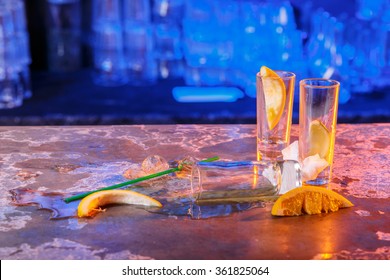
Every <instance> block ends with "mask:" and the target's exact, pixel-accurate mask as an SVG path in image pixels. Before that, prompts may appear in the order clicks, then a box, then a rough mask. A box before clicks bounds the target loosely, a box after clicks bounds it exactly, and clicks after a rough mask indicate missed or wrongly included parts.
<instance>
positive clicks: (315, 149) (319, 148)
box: [308, 120, 330, 159]
mask: <svg viewBox="0 0 390 280" xmlns="http://www.w3.org/2000/svg"><path fill="white" fill-rule="evenodd" d="M309 137H310V138H309V139H310V140H309V147H310V148H309V154H308V155H309V156H313V155H315V154H318V155H319V156H320V157H321V158H323V159H327V157H328V154H329V148H330V133H329V131H328V129H327V128H326V127H325V125H324V124H323V123H321V122H320V121H319V120H314V121H312V122H311V123H310V128H309Z"/></svg>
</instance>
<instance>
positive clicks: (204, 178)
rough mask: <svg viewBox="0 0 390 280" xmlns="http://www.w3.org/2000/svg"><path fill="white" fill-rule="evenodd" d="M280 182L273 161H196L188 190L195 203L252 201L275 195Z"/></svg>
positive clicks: (277, 166)
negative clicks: (189, 189)
mask: <svg viewBox="0 0 390 280" xmlns="http://www.w3.org/2000/svg"><path fill="white" fill-rule="evenodd" d="M281 182H282V175H281V168H280V166H279V165H278V164H277V163H275V162H274V163H272V162H254V161H239V162H236V161H235V162H227V161H221V162H199V163H197V164H196V165H195V166H194V167H193V168H192V173H191V193H192V198H193V199H194V201H195V202H196V204H198V205H202V204H230V203H243V202H253V201H259V200H261V199H262V198H264V197H268V196H274V195H277V194H278V192H279V190H280V187H281Z"/></svg>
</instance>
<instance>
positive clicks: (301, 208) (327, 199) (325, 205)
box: [271, 186, 353, 216]
mask: <svg viewBox="0 0 390 280" xmlns="http://www.w3.org/2000/svg"><path fill="white" fill-rule="evenodd" d="M352 206H353V204H352V203H351V202H350V201H349V200H348V199H346V198H345V197H343V196H342V195H340V194H338V193H336V192H334V191H332V190H329V189H325V188H321V187H314V186H304V187H299V188H295V189H292V190H290V191H288V192H287V193H285V194H283V195H282V196H280V197H279V198H278V199H277V200H276V202H275V204H274V205H273V207H272V210H271V214H272V215H274V216H299V215H303V214H309V215H311V214H320V213H328V212H336V211H338V210H339V209H340V208H346V207H352Z"/></svg>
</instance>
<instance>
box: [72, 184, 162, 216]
mask: <svg viewBox="0 0 390 280" xmlns="http://www.w3.org/2000/svg"><path fill="white" fill-rule="evenodd" d="M109 204H132V205H144V206H154V207H162V204H161V203H160V202H159V201H157V200H155V199H154V198H152V197H150V196H147V195H144V194H141V193H137V192H134V191H130V190H106V191H99V192H95V193H92V194H90V195H88V196H86V197H84V198H83V199H82V200H81V201H80V204H79V206H78V207H77V215H78V217H80V218H82V217H93V216H95V215H96V214H97V213H99V212H102V211H104V210H102V208H101V207H103V206H106V205H109Z"/></svg>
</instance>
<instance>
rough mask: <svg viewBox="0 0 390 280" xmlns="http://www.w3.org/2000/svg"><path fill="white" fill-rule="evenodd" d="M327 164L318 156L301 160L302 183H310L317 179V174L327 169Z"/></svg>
mask: <svg viewBox="0 0 390 280" xmlns="http://www.w3.org/2000/svg"><path fill="white" fill-rule="evenodd" d="M328 165H329V163H328V162H327V161H326V160H325V159H323V158H321V157H320V156H319V155H318V154H315V155H314V156H309V157H307V158H305V159H304V160H303V163H302V179H303V181H310V180H314V179H316V178H317V176H318V174H320V173H321V171H322V170H324V169H325V167H327V166H328Z"/></svg>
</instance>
